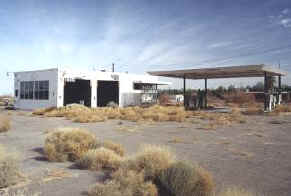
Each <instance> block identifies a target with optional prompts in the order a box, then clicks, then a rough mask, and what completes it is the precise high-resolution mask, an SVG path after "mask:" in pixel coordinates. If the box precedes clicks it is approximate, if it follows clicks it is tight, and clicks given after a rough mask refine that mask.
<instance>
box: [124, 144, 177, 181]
mask: <svg viewBox="0 0 291 196" xmlns="http://www.w3.org/2000/svg"><path fill="white" fill-rule="evenodd" d="M175 161H176V157H175V155H174V154H173V153H172V152H171V151H170V150H169V148H167V147H165V146H157V145H144V146H142V147H141V149H140V150H139V152H138V153H137V154H136V155H135V157H134V158H132V159H130V160H128V162H127V163H126V164H127V167H128V168H129V169H133V170H136V171H138V172H144V174H145V178H146V179H147V180H152V179H155V178H156V176H157V175H158V174H159V173H160V172H161V171H162V170H164V169H167V168H169V167H170V166H171V164H173V163H174V162H175Z"/></svg>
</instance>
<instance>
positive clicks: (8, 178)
mask: <svg viewBox="0 0 291 196" xmlns="http://www.w3.org/2000/svg"><path fill="white" fill-rule="evenodd" d="M19 174H20V170H19V161H18V159H17V155H16V154H9V153H7V152H6V151H5V149H4V148H3V146H1V145H0V188H5V187H8V186H11V185H14V184H16V183H17V182H18V180H19V177H20V176H19Z"/></svg>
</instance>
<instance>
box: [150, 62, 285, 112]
mask: <svg viewBox="0 0 291 196" xmlns="http://www.w3.org/2000/svg"><path fill="white" fill-rule="evenodd" d="M148 73H149V74H150V75H153V76H162V77H169V78H181V79H183V94H184V106H185V107H186V108H188V107H190V106H191V101H192V100H191V98H187V97H186V80H187V79H191V80H200V79H203V80H204V81H205V90H204V91H202V92H200V95H202V96H200V97H201V100H202V101H200V103H199V104H198V105H195V104H194V108H197V107H198V108H207V107H208V105H207V81H208V80H209V79H219V78H220V79H222V78H250V77H263V78H264V92H263V93H264V110H265V111H271V110H272V109H273V108H275V107H276V105H280V104H281V101H282V86H281V78H282V76H286V75H287V73H286V72H284V71H282V70H280V69H277V68H273V67H271V66H266V65H264V64H261V65H243V66H230V67H216V68H202V69H182V70H170V71H151V72H148ZM274 77H275V78H277V79H278V88H276V90H274V88H272V87H271V85H270V83H272V80H273V78H274ZM201 103H202V104H201Z"/></svg>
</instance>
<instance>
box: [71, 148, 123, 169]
mask: <svg viewBox="0 0 291 196" xmlns="http://www.w3.org/2000/svg"><path fill="white" fill-rule="evenodd" d="M122 161H123V159H122V157H120V156H119V155H118V154H116V153H115V152H114V151H112V150H109V149H106V148H103V147H101V148H98V149H92V150H89V151H88V152H86V153H84V154H83V155H82V156H81V158H80V159H79V160H78V161H77V163H76V164H77V166H79V167H80V168H82V169H90V170H100V169H107V170H117V169H118V168H119V167H120V165H121V163H122Z"/></svg>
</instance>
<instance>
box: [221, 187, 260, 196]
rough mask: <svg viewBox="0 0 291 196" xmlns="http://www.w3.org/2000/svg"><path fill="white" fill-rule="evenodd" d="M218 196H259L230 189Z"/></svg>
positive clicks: (235, 188) (240, 189) (239, 189)
mask: <svg viewBox="0 0 291 196" xmlns="http://www.w3.org/2000/svg"><path fill="white" fill-rule="evenodd" d="M218 196H259V195H258V194H254V193H252V192H249V191H247V190H244V189H242V188H237V187H232V188H227V189H226V190H225V191H222V192H220V193H219V194H218Z"/></svg>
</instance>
